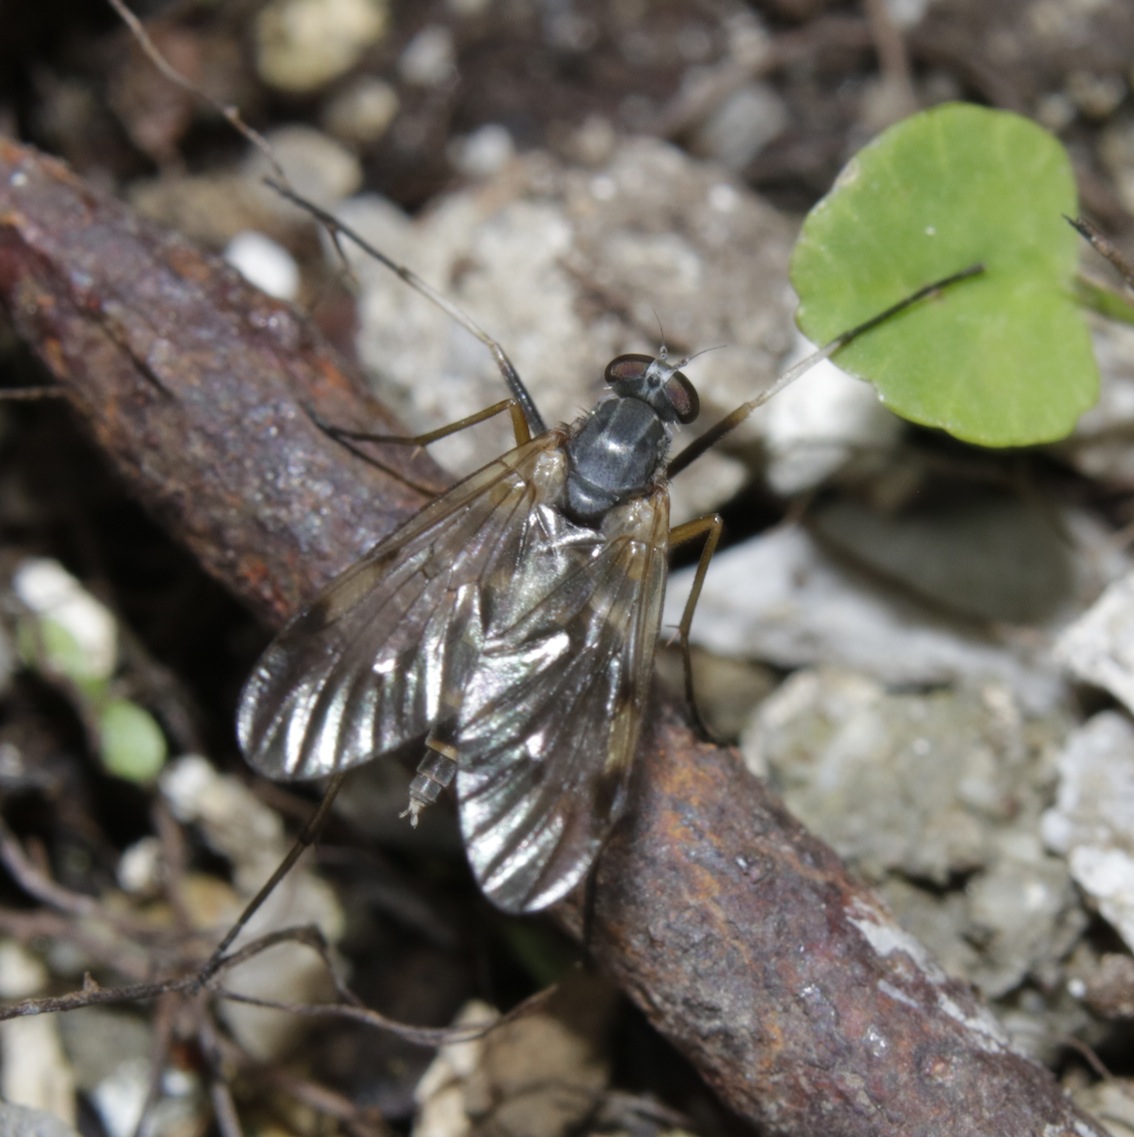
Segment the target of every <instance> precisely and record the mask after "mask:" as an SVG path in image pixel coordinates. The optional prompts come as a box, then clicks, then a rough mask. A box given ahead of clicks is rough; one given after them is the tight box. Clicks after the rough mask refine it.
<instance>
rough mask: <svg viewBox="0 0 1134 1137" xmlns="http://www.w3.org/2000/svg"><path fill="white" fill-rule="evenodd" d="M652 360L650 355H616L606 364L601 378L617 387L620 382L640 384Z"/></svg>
mask: <svg viewBox="0 0 1134 1137" xmlns="http://www.w3.org/2000/svg"><path fill="white" fill-rule="evenodd" d="M653 362H654V357H653V356H652V355H634V354H629V355H616V356H615V357H614V358H613V359H612V360H611V361H610V362H609V363H608V364H607V365H606V371H605V372H604V373H603V380H604V381H605V382H606V383H607V384H608V385H609V386H611V387H617V386H618V385H619V384H622V383H631V384H635V385H638V386H641V385H642V384H643V383H644V381H645V378H646V372H647V371H648V370H649V368H650V364H651V363H653Z"/></svg>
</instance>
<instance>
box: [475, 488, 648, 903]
mask: <svg viewBox="0 0 1134 1137" xmlns="http://www.w3.org/2000/svg"><path fill="white" fill-rule="evenodd" d="M541 536H542V539H543V540H544V541H546V542H547V543H548V544H549V545H553V544H554V543H555V542H556V540H557V535H556V533H555V532H554V531H551V532H548V531H547V528H546V527H544V529H542V530H541ZM668 537H669V499H668V496H667V494H666V492H665V490H664V488H662V487H655V488H654V490H653V491H652V492H651V493H650V494H649V495H648V496H646V497H644V498H641V499H637V500H634V501H631V502H629V503H628V504H626V505H624V506H621V507H619V508H618V509H616V510H613V511H612V512H611V514H610V515H608V517H607V519H606V521H605V523H604V525H603V531H602V534H601V535H600V540H599V541H598V542H597V543H596V544H595V546H594V547H593V548H592V550H591V552H590V555H589V556H588V557H587V558H586V559H585V561H584V563H582V565H581V566H580V565H579V564H578V563H575V564H572V565H566V564H564V565H562V566H561V569H562V571H560V572H558V573H554V572H550V573H549V572H543V574H542V575H543V577H544V579H543V580H542V582H540V583H537V582H536V581H532V582H531V584H530V585H528V584H527V582H526V581H525V580H524V579H523V578H522V577H521V578H520V579H519V580H518V581H517V582H516V587H515V589H514V592H516V593H518V595H519V603H518V604H517V608H518V610H517V611H514V612H513V616H514V619H511V620H509V621H508V622H507V623H506V624H504V625H497V626H495V627H493V629H492V630H491V634H490V636H489V638H488V639H487V640H486V642H485V644H484V650H483V653H482V655H481V662H480V665H479V667H478V668H477V669H476V671H475V673H474V674H473V675H472V676H471V679H470V683H469V686H468V689H467V690H466V693H465V701H464V707H463V710H462V714H461V718H460V723H459V727H458V740H459V742H458V745H459V750H460V762H459V766H458V772H457V796H458V800H459V803H460V819H461V830H462V833H463V835H464V840H465V847H466V849H467V851H468V856H469V861H470V863H471V865H472V868H473V872H474V873H475V875H476V878H477V881H478V882H479V884H480V887H481V889H482V890H483V891H484V893H485V895H487V896H488V897H489V898H490V899H491V900H492V901H493V902H494V903H495V904H496V905H497V906H499V907H500V908H503V909H505V910H506V911H511V912H522V911H534V910H536V909H539V908H544V907H546V906H547V905H549V904H552V903H554V902H555V901H556V900H558V899H560V898H561V897H562V896H564V895H566V894H567V893H568V892H570V891H571V889H573V888H574V887H575V886H576V885H577V884H578V883H579V881H580V880H581V879H582V878H583V876H584V875H585V874H586V872H587V870H588V869H589V868H590V867H591V865H592V864H593V863H594V860H595V858H596V857H597V856H598V853H599V850H600V849H601V846H602V843H603V841H604V840H605V839H606V837H607V835H608V834H609V832H610V829H611V827H612V826H613V824H614V822H615V821H616V820H617V818H618V815H619V813H620V811H621V808H622V805H623V803H624V799H625V793H626V784H627V779H628V775H629V771H630V766H631V759H632V758H633V756H634V750H635V747H636V745H637V740H638V733H639V726H640V724H641V719H642V714H643V712H644V710H645V705H646V700H647V698H648V693H649V685H650V678H651V675H652V672H653V659H654V650H655V645H656V641H657V635H658V629H659V626H660V622H661V606H662V599H663V596H664V593H665V582H666V574H667V570H668V566H667V553H668ZM536 551H537V550H535V549H533V550H531V552H532V553H535V552H536ZM534 560H535V563H536V565H537V566H538V563H539V562H538V557H536V558H534ZM540 571H541V570H539V568H538V567H537V569H536V570H535V572H536V574H537V575H539V574H540ZM550 577H554V579H548V578H550Z"/></svg>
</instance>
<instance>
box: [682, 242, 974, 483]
mask: <svg viewBox="0 0 1134 1137" xmlns="http://www.w3.org/2000/svg"><path fill="white" fill-rule="evenodd" d="M983 272H984V265H982V264H975V265H969V267H968V268H966V269H962V270H961V271H960V272H955V273H953V274H952V275H951V276H946V277H943V278H942V279H941V280H935V281H934V282H933V283H932V284H927V285H925V287H924V288H919V289H918V290H917V291H916V292H911V293H910V295H909V296H906V297H904V298H903V299H901V300H899V301H898V302H897V303H896V304H891V305H890V307H889V308H887V309H885V310H884V311H882V312H879V313H877V314H876V315H874V316H871V317H870V319H869V320H866V321H864V322H863V323H861V324H856V325H855V326H854V327H853V328H850V329H849V330H848V331H845V332H842V333H841V334H840V335H837V336H836V337H835V338H834V339H833V340H831V341H830V342H828V343H825V344H824V345H823V346H822V347H821V348H819V349H818V350H817V351H813V352H812V353H811V354H810V355H809V356H807V357H806V358H805V359H801V360H800V361H799V362H798V363H797V364H795V366H794V367H789V368H788V369H787V370H786V371H785V372H784V373H783V374H782V375H781V376H780V377H779V378H778V379H777V380H776V381H775V382H774V383H773V384H772V385H771V386H770V387H766V388H765V389H764V390H763V391H761V392H760V394H758V395H757V396H756V397H755V398H754V399H749V400H748V402H746V403H741V404H740V406H739V407H737V408H736V410H734V411H731V412H730V413H729V414H727V415H725V417H724V418H722V419H720V420H719V421H718V422H716V423H714V424H713V425H712V426H710V427H709V429H708V430H706V431H705V433H704V434H702V435H701V436H700V437H698V438H695V439H694V440H693V441H692V442H690V443H689V445H688V446H686V447H685V449H684V450H682V451H681V453H680V454H678V455H677V457H676V458H674V459H673V461H672V462H670V463H669V465H668V466H667V467H666V470H665V473H666V477H667V478H672V477H674V476H675V475H676V474H679V473H680V472H681V471H682V470H684V469H685V467H686V466H688V465H689V464H690V463H691V462H694V461H696V459H698V458H700V457H701V455H702V454H704V453H705V451H706V450H708V449H709V448H710V447H711V446H715V445H716V444H717V443H718V442H719V441H720V440H721V439H722V438H724V436H725V435H726V434H728V433H729V432H730V431H732V430H735V429H736V427H738V426H739V425H740V424H741V423H742V422H743V421H744V420H745V419H746V418H747V417H748V416H749V415H750V414H751V413H752V412H753V411H754V410H756V408H757V407H761V406H763V405H764V404H765V403H766V402H767V401H768V400H769V399H771V398H772V397H773V396H775V395H778V394H779V393H780V392H781V391H782V390H783V389H784V388H785V387H786V386H788V385H789V384H790V383H794V382H795V381H796V380H797V379H798V378H799V377H800V376H801V375H803V374H804V373H805V372H807V371H810V370H811V368H812V367H814V366H815V365H816V364H817V363H822V362H823V360H824V359H830V358H831V356H832V355H834V354H835V353H836V352H837V351H840V350H842V348H844V347H846V346H847V344H849V343H850V342H851V341H852V340H856V339H858V337H859V336H861V335H864V334H865V333H866V332H869V331H871V330H872V329H873V328H876V327H878V325H879V324H882V323H885V321H886V320H888V319H890V317H891V316H896V315H897V314H898V313H899V312H903V311H905V309H907V308H910V307H912V306H913V305H914V304H916V303H918V301H920V300H924V299H925V298H926V297H927V296H934V295H936V294H937V293H938V292H940V291H941V290H942V289H945V288H948V287H949V286H950V285H952V284H957V283H959V282H960V281H962V280H968V279H969V278H970V277H973V276H979V275H980V274H981V273H983Z"/></svg>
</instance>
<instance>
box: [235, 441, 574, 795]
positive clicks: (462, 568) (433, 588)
mask: <svg viewBox="0 0 1134 1137" xmlns="http://www.w3.org/2000/svg"><path fill="white" fill-rule="evenodd" d="M562 464H563V461H562V454H561V452H560V450H559V439H558V437H557V436H556V435H555V434H554V433H551V434H546V435H541V436H540V437H539V438H536V439H533V440H532V441H531V442H528V443H525V444H524V445H522V446H519V447H517V448H516V449H515V450H512V451H510V452H509V453H508V454H505V455H502V456H501V457H500V458H498V459H496V460H495V461H493V462H490V463H489V464H488V465H487V466H485V467H483V468H482V469H480V470H478V471H477V472H476V473H474V474H472V475H470V476H469V477H468V478H466V479H465V480H464V481H462V482H460V483H458V484H457V485H456V486H454V487H453V488H452V489H451V490H449V491H448V492H447V493H445V494H442V495H441V496H440V497H439V498H437V499H436V500H435V501H434V502H432V503H431V504H430V505H428V506H426V507H425V508H424V509H423V510H422V511H421V512H420V513H419V514H417V516H416V517H414V518H412V519H411V520H409V521H408V522H407V523H406V524H405V525H404V526H402V528H400V529H399V530H398V531H397V532H395V533H394V534H393V535H392V536H390V537H389V538H387V539H386V540H384V541H381V542H379V543H378V544H377V545H375V546H374V548H373V549H371V550H370V552H369V553H367V554H366V556H365V557H363V559H362V560H360V561H359V562H357V563H356V564H355V565H353V566H352V567H351V568H349V569H347V570H346V572H344V573H343V574H342V575H341V576H339V577H337V578H336V579H335V580H334V581H332V582H331V584H330V585H328V586H327V588H326V589H325V590H324V591H323V593H322V594H321V595H320V596H319V597H318V598H317V599H316V600H315V601H314V602H313V603H312V604H311V606H310V607H309V608H307V609H306V610H305V611H303V612H302V613H301V614H300V615H299V616H297V617H296V618H295V619H294V620H293V621H292V622H291V623H290V624H289V625H288V626H287V627H286V628H285V629H284V630H283V631H282V632H281V633H280V635H279V636H278V637H277V638H276V639H275V641H273V643H272V644H271V645H270V646H269V647H268V649H267V651H265V653H264V655H263V656H262V657H261V659H260V661H259V663H258V664H257V666H256V669H255V671H254V672H253V673H252V676H251V677H250V678H249V680H248V682H247V684H246V685H245V687H244V691H243V693H242V694H241V697H240V709H239V712H238V716H237V731H238V733H239V736H240V745H241V748H242V749H243V751H244V754H245V757H246V758H247V760H248V762H249V763H250V764H251V765H252V766H253V767H255V768H256V769H257V770H259V771H260V772H261V773H263V774H266V775H267V776H269V777H272V778H292V779H301V778H314V777H319V776H321V775H324V774H332V773H336V772H338V771H340V770H345V769H348V768H350V767H352V766H356V765H359V764H360V763H362V762H365V761H367V760H368V759H370V758H373V757H375V756H377V755H379V754H382V753H385V752H387V751H390V750H394V749H397V748H398V747H400V746H402V745H404V744H405V743H407V742H411V741H413V740H414V739H417V738H421V737H422V736H424V735H425V734H426V733H427V732H428V731H429V730H430V729H432V728H433V727H434V726H436V725H438V724H444V723H445V722H446V720H451V719H453V718H454V717H455V716H456V714H457V713H458V711H459V708H460V703H461V696H462V693H463V689H464V686H465V684H466V682H467V678H468V675H469V674H470V673H471V671H472V670H474V669H475V668H476V666H477V661H478V658H479V655H480V652H481V650H482V647H483V643H484V624H483V619H484V617H483V613H482V610H481V605H480V603H479V599H480V592H479V585H480V582H482V581H485V580H491V579H493V578H494V577H498V576H500V574H501V573H504V574H508V573H510V571H511V566H512V565H514V564H515V563H516V562H517V561H518V560H522V559H523V550H524V548H525V545H526V543H527V542H528V541H529V540H530V538H531V527H532V525H533V517H534V516H535V512H534V507H535V506H536V505H537V504H538V503H539V502H540V501H541V500H542V497H543V495H545V494H548V493H553V492H554V486H548V485H547V484H545V483H547V481H548V479H549V477H550V480H551V481H554V480H555V477H554V474H555V469H556V468H557V467H558V466H562Z"/></svg>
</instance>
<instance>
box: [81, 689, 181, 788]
mask: <svg viewBox="0 0 1134 1137" xmlns="http://www.w3.org/2000/svg"><path fill="white" fill-rule="evenodd" d="M98 726H99V749H100V751H101V756H102V764H103V765H104V766H105V767H106V769H107V770H109V771H110V773H112V774H116V775H117V776H118V777H120V778H126V779H127V780H128V781H131V782H140V783H143V784H145V783H147V782H151V781H153V779H154V778H156V777H157V775H158V774H159V773H160V771H161V768H162V766H163V765H164V764H165V760H166V758H167V757H168V756H169V748H168V746H167V745H166V741H165V735H164V734H162V731H161V727H159V726H158V724H157V723H156V722H155V721H154V718H153V716H152V715H151V714H150V713H149V712H148V711H145V710H143V709H142V708H141V707H139V706H138V705H137V704H136V703H131V702H129V701H128V700H126V699H115V700H113V701H111V702H109V703H107V705H106V706H105V707H104V708H103V709H102V713H101V714H100V715H99V719H98Z"/></svg>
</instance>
